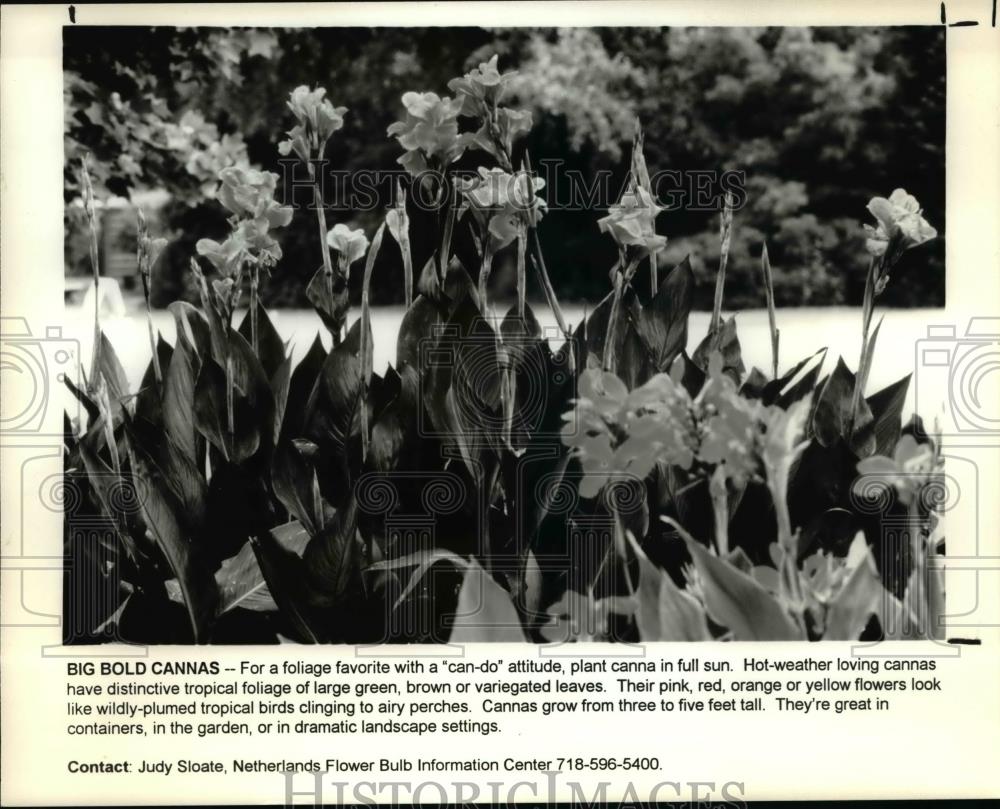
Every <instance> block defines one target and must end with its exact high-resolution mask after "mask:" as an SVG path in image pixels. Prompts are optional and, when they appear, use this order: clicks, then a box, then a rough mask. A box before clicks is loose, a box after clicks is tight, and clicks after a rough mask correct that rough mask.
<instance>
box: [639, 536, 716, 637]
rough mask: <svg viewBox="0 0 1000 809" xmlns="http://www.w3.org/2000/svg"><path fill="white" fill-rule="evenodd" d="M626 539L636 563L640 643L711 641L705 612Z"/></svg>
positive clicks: (666, 574)
mask: <svg viewBox="0 0 1000 809" xmlns="http://www.w3.org/2000/svg"><path fill="white" fill-rule="evenodd" d="M626 536H627V537H628V540H629V543H630V544H631V546H632V551H633V552H634V553H635V556H636V558H637V559H638V560H639V585H638V588H637V590H636V597H637V598H638V601H639V607H638V609H637V610H636V613H635V622H636V626H637V627H638V629H639V639H640V640H641V641H643V642H646V641H690V640H711V639H712V636H711V635H710V634H709V631H708V623H707V621H706V620H705V609H704V608H703V607H702V606H701V604H700V603H699V602H698V600H697V599H696V598H694V597H693V596H691V595H690V594H689V593H686V592H685V591H684V590H682V589H681V588H679V587H678V586H677V585H676V584H674V582H673V580H672V579H671V578H670V575H669V574H668V573H667V572H666V571H665V570H663V569H662V568H659V567H657V566H656V565H654V564H653V563H652V562H651V561H650V559H649V557H648V556H646V554H645V552H644V551H643V550H642V548H641V547H640V546H639V543H638V542H636V540H635V537H634V536H633V535H632V532H631V531H629V532H626Z"/></svg>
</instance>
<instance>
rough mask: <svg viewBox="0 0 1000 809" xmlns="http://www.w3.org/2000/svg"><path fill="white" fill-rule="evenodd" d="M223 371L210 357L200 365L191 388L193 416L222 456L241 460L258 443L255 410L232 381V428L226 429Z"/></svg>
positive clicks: (258, 444) (224, 375)
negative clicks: (193, 385)
mask: <svg viewBox="0 0 1000 809" xmlns="http://www.w3.org/2000/svg"><path fill="white" fill-rule="evenodd" d="M226 386H227V381H226V372H225V371H224V370H223V369H222V368H220V367H219V366H218V365H217V364H216V363H215V361H214V360H212V359H209V360H207V361H206V362H205V363H203V364H202V366H201V371H200V372H199V374H198V381H197V382H196V383H195V390H194V420H195V426H196V427H197V428H198V432H200V433H201V434H202V435H203V436H205V438H206V440H207V441H208V442H209V443H210V444H211V445H212V446H213V447H215V448H216V449H217V450H218V451H219V452H221V453H222V456H223V458H225V459H226V460H227V461H232V462H233V463H241V462H242V461H245V460H246V459H247V458H249V457H250V456H252V455H253V454H254V453H255V452H256V451H257V448H258V447H259V446H260V443H261V436H260V431H259V430H258V429H257V413H256V412H255V410H254V408H253V404H252V403H251V402H250V400H249V398H248V397H247V396H246V394H245V392H244V391H243V390H242V389H241V388H238V387H236V386H235V385H233V389H232V398H233V429H232V430H230V429H229V418H228V402H227V392H226Z"/></svg>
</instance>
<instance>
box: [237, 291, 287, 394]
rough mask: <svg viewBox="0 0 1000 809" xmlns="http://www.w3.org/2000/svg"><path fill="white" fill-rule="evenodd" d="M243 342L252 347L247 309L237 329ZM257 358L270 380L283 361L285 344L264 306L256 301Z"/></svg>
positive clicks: (248, 311) (251, 330)
mask: <svg viewBox="0 0 1000 809" xmlns="http://www.w3.org/2000/svg"><path fill="white" fill-rule="evenodd" d="M238 332H239V334H240V335H241V336H242V337H243V339H244V340H246V341H247V343H248V344H250V346H251V348H252V347H253V344H252V338H253V328H252V324H251V318H250V310H249V309H247V312H246V314H245V315H244V316H243V320H242V321H241V322H240V327H239V329H238ZM256 353H257V358H258V359H259V360H260V364H261V366H262V367H263V368H264V373H265V374H266V375H267V376H268V377H269V378H270V377H272V376H274V374H275V373H276V372H277V370H278V368H279V367H280V366H281V364H282V363H283V362H284V361H285V343H284V341H283V340H282V339H281V337H280V335H279V334H278V330H277V329H275V328H274V324H273V323H272V322H271V318H270V316H269V315H268V313H267V309H265V308H264V305H263V304H262V303H261V302H260V300H258V301H257V352H256Z"/></svg>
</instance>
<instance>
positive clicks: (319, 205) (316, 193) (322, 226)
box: [306, 161, 340, 345]
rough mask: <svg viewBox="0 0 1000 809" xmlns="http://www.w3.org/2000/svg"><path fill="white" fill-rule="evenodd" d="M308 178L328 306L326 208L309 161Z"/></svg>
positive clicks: (330, 265) (335, 337)
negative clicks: (314, 208) (311, 190)
mask: <svg viewBox="0 0 1000 809" xmlns="http://www.w3.org/2000/svg"><path fill="white" fill-rule="evenodd" d="M306 165H307V166H308V167H309V179H310V180H311V181H312V184H313V205H314V206H315V207H316V225H317V227H318V229H319V249H320V252H321V253H322V254H323V277H324V279H325V280H326V297H327V302H328V303H329V305H330V306H333V262H332V261H331V260H330V248H329V246H328V245H327V243H326V234H327V229H326V208H325V207H324V204H323V194H322V193H320V187H319V180H318V179H317V178H316V169H315V168H314V167H313V164H312V163H311V162H309V161H307V162H306ZM333 342H334V345H337V344H339V343H340V334H339V333H335V334H334V335H333Z"/></svg>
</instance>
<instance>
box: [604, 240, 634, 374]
mask: <svg viewBox="0 0 1000 809" xmlns="http://www.w3.org/2000/svg"><path fill="white" fill-rule="evenodd" d="M638 265H639V262H638V261H636V260H634V259H633V260H632V261H630V262H629V264H628V266H627V267H624V268H623V269H622V271H621V272H619V273H616V274H615V288H614V297H613V298H612V299H611V312H610V313H609V314H608V331H607V334H606V335H605V336H604V360H603V362H602V363H601V367H602V368H603V369H604V370H605V371H608V372H609V373H615V343H616V342H617V339H618V321H619V319H620V318H621V308H622V297H623V295H624V292H625V287H626V286H627V285H628V283H629V281H631V279H632V276H633V275H634V274H635V268H636V267H637V266H638Z"/></svg>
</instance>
